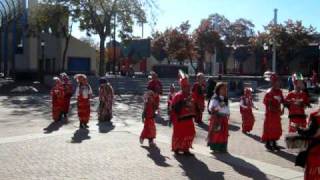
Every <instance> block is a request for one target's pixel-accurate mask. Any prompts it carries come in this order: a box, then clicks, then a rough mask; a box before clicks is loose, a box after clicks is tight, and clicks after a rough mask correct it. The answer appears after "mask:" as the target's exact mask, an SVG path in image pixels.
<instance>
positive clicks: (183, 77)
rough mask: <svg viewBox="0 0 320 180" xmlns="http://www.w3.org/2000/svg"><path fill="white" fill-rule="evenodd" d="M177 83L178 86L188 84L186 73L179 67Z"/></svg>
mask: <svg viewBox="0 0 320 180" xmlns="http://www.w3.org/2000/svg"><path fill="white" fill-rule="evenodd" d="M179 84H180V87H187V86H190V84H189V78H188V75H186V74H185V73H184V72H183V71H182V70H181V69H180V70H179Z"/></svg>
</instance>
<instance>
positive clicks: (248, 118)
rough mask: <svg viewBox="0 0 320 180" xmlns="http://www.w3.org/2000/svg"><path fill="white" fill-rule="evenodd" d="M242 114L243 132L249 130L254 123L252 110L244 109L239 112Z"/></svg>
mask: <svg viewBox="0 0 320 180" xmlns="http://www.w3.org/2000/svg"><path fill="white" fill-rule="evenodd" d="M241 116H242V131H243V132H250V131H251V130H252V128H253V125H254V121H255V119H254V116H253V113H252V111H244V112H241Z"/></svg>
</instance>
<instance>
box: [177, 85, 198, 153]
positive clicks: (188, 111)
mask: <svg viewBox="0 0 320 180" xmlns="http://www.w3.org/2000/svg"><path fill="white" fill-rule="evenodd" d="M172 108H173V110H172V112H171V113H172V114H171V117H172V123H173V134H172V151H184V152H186V151H189V148H191V147H192V142H193V139H194V137H195V134H196V131H195V127H194V123H193V119H194V117H195V113H194V102H193V101H192V97H191V96H188V95H185V94H183V93H182V92H181V91H180V92H178V93H177V94H176V96H175V97H174V98H173V100H172Z"/></svg>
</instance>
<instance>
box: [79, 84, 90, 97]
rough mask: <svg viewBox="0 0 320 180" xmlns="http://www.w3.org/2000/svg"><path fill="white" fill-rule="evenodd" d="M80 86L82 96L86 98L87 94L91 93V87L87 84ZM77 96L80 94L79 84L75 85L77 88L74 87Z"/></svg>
mask: <svg viewBox="0 0 320 180" xmlns="http://www.w3.org/2000/svg"><path fill="white" fill-rule="evenodd" d="M81 88H82V97H83V98H85V99H88V98H89V95H92V89H91V87H90V86H89V85H88V86H81ZM78 96H80V86H77V89H76V97H78Z"/></svg>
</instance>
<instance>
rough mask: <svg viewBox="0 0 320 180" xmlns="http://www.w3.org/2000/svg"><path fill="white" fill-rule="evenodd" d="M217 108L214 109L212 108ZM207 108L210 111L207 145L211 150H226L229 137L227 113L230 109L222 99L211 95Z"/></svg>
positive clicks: (228, 113)
mask: <svg viewBox="0 0 320 180" xmlns="http://www.w3.org/2000/svg"><path fill="white" fill-rule="evenodd" d="M216 108H219V109H220V110H218V111H216V110H214V109H216ZM209 109H210V112H211V117H210V122H209V130H208V146H210V149H211V150H213V151H221V152H226V151H227V145H228V137H229V122H228V121H229V115H230V110H229V107H228V104H226V102H225V101H224V100H219V99H218V98H217V97H213V98H212V99H211V100H210V104H209Z"/></svg>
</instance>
